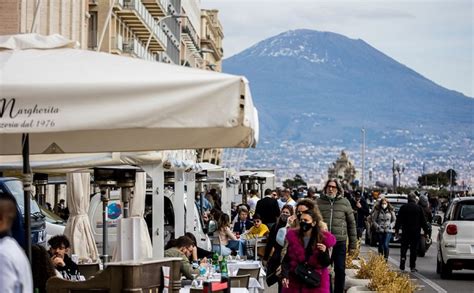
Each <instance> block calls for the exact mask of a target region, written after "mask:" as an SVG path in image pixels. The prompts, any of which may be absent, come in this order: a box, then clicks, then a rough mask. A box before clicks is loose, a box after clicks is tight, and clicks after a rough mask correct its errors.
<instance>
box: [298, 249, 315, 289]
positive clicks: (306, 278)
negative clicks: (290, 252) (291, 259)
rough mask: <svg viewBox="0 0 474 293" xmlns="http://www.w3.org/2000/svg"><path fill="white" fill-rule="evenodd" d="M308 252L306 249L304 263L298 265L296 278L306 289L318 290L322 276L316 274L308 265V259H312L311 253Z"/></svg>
mask: <svg viewBox="0 0 474 293" xmlns="http://www.w3.org/2000/svg"><path fill="white" fill-rule="evenodd" d="M308 245H311V244H308ZM311 246H312V245H311ZM308 250H309V249H305V261H304V263H298V265H297V266H296V268H295V275H296V278H297V279H298V280H299V281H300V282H301V283H303V284H304V285H305V286H306V287H308V288H318V287H319V286H321V274H319V273H318V272H316V271H315V270H314V268H313V267H311V266H310V265H309V264H308V259H309V257H310V252H309V251H308Z"/></svg>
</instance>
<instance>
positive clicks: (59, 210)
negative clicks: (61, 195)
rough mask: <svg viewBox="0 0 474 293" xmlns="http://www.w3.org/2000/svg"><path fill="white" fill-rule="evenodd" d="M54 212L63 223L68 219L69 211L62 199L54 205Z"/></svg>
mask: <svg viewBox="0 0 474 293" xmlns="http://www.w3.org/2000/svg"><path fill="white" fill-rule="evenodd" d="M54 212H55V213H56V214H57V215H58V216H59V217H61V219H63V220H64V221H67V219H68V218H69V209H68V208H67V207H66V201H65V200H64V199H61V200H59V202H58V203H57V204H56V207H55V209H54Z"/></svg>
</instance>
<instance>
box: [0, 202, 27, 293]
mask: <svg viewBox="0 0 474 293" xmlns="http://www.w3.org/2000/svg"><path fill="white" fill-rule="evenodd" d="M16 216H17V209H16V201H15V200H14V199H13V198H11V197H0V292H19V293H31V292H33V278H32V275H31V267H30V262H29V261H28V258H27V257H26V254H25V252H24V251H23V249H22V248H21V247H20V245H19V244H18V243H17V242H16V241H15V239H13V238H12V237H11V236H10V233H11V227H12V225H13V222H14V220H15V218H16Z"/></svg>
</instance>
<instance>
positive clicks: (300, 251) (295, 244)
mask: <svg viewBox="0 0 474 293" xmlns="http://www.w3.org/2000/svg"><path fill="white" fill-rule="evenodd" d="M323 235H324V236H323V241H322V243H323V244H324V245H326V247H327V248H328V249H329V247H333V246H334V245H335V244H336V237H334V235H332V234H331V233H330V232H327V231H323ZM286 240H287V242H288V249H287V256H288V257H289V259H290V266H289V268H290V271H291V272H294V271H295V268H296V266H297V265H298V263H303V262H304V261H305V249H304V246H303V243H301V241H300V240H299V239H298V230H297V229H290V230H288V233H287V234H286ZM318 254H319V250H315V251H314V253H313V254H312V255H311V256H310V257H309V259H308V264H309V265H311V266H312V267H315V268H316V269H315V271H316V272H318V273H320V274H321V286H320V287H319V288H305V287H304V286H302V284H301V283H300V282H299V281H298V280H297V279H296V278H295V277H294V275H293V274H290V277H289V286H288V288H283V290H282V293H292V292H295V293H300V292H301V293H328V292H330V283H329V282H330V280H329V271H328V269H327V268H321V266H320V265H319V264H318Z"/></svg>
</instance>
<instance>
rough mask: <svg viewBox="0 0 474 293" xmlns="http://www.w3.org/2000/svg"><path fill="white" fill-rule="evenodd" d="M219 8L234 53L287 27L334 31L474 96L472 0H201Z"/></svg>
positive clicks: (227, 44) (226, 47) (206, 5)
mask: <svg viewBox="0 0 474 293" xmlns="http://www.w3.org/2000/svg"><path fill="white" fill-rule="evenodd" d="M201 5H202V7H203V8H216V9H219V11H220V20H221V22H222V25H223V28H224V35H225V38H224V52H225V54H226V57H230V56H231V55H234V54H236V53H238V52H240V51H242V50H244V49H246V48H248V47H250V46H251V45H253V44H255V43H257V42H259V41H261V40H263V39H265V38H268V37H271V36H274V35H277V34H279V33H281V32H283V31H287V30H290V29H298V28H308V29H315V30H319V31H331V32H336V33H340V34H343V35H346V36H348V37H350V38H355V39H363V40H364V41H366V42H367V43H369V44H370V45H372V46H373V47H375V48H377V49H379V50H380V51H382V52H384V53H385V54H387V55H389V56H391V57H392V58H394V59H396V60H397V61H399V62H401V63H403V64H405V65H407V66H409V67H411V68H413V69H414V70H416V71H418V72H419V73H421V74H423V75H425V76H426V77H427V78H430V79H432V80H433V81H435V82H437V83H439V84H441V85H442V86H445V87H447V88H449V89H454V90H457V91H460V92H463V93H464V94H466V95H469V96H471V97H472V96H474V88H473V87H474V85H473V80H474V76H473V67H474V59H473V50H474V48H473V42H474V41H473V40H474V36H473V27H474V22H473V19H474V18H473V2H472V1H471V0H450V1H433V0H418V1H410V0H398V1H388V0H387V1H385V0H381V1H359V0H349V1H347V0H346V1H338V0H333V1H316V0H292V1H287V0H285V1H283V0H219V1H216V0H202V1H201Z"/></svg>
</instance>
